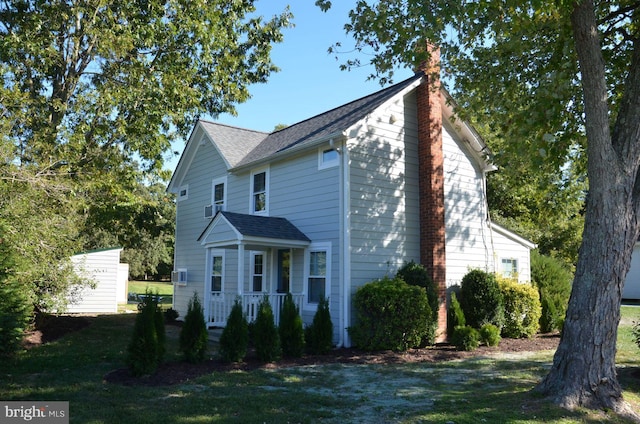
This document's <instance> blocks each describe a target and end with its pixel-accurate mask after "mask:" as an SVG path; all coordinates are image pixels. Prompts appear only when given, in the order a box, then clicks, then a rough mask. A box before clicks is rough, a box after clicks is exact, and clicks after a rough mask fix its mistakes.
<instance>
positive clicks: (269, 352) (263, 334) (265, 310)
mask: <svg viewBox="0 0 640 424" xmlns="http://www.w3.org/2000/svg"><path fill="white" fill-rule="evenodd" d="M253 337H254V340H253V343H254V346H255V348H256V355H257V356H258V359H260V360H261V361H263V362H274V361H277V360H278V359H280V357H281V356H282V347H281V345H280V335H279V334H278V328H277V327H276V324H275V320H274V317H273V308H272V307H271V303H270V302H269V298H268V297H267V296H265V297H264V298H263V299H262V300H261V301H260V304H259V305H258V314H257V316H256V321H255V327H254V335H253Z"/></svg>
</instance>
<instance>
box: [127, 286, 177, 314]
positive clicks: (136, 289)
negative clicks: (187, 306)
mask: <svg viewBox="0 0 640 424" xmlns="http://www.w3.org/2000/svg"><path fill="white" fill-rule="evenodd" d="M128 284H129V285H128V288H127V292H128V293H129V294H136V295H138V294H145V293H146V292H147V291H151V293H154V294H155V293H158V295H160V296H162V301H161V302H160V304H161V306H162V307H163V308H164V309H168V308H170V307H171V306H172V305H173V284H172V283H170V282H162V281H136V280H133V281H129V283H128ZM137 309H138V302H137V301H136V300H129V301H128V302H127V303H126V304H122V305H119V307H118V310H119V311H120V312H124V311H137Z"/></svg>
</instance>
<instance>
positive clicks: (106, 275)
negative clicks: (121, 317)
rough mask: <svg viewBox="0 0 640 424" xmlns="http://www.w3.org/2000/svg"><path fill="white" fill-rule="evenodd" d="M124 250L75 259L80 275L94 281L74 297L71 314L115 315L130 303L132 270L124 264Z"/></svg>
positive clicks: (89, 253)
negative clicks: (121, 304) (129, 279)
mask: <svg viewBox="0 0 640 424" xmlns="http://www.w3.org/2000/svg"><path fill="white" fill-rule="evenodd" d="M120 252H122V248H109V249H100V250H93V251H90V252H83V253H79V254H77V255H74V256H72V257H71V262H72V263H73V264H74V267H75V269H76V272H77V273H78V274H79V275H81V276H83V277H85V278H88V279H90V280H92V281H93V283H94V287H85V288H84V289H82V290H81V291H80V292H78V293H74V295H73V296H72V298H71V299H70V302H69V305H68V307H67V312H70V313H114V312H117V311H118V303H119V302H126V300H127V280H128V273H129V266H128V265H127V264H121V263H120Z"/></svg>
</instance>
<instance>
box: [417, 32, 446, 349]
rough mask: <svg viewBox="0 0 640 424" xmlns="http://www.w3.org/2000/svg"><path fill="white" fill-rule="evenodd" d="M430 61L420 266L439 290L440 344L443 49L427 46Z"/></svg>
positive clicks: (421, 144) (421, 162) (421, 157)
mask: <svg viewBox="0 0 640 424" xmlns="http://www.w3.org/2000/svg"><path fill="white" fill-rule="evenodd" d="M427 49H428V51H429V52H430V58H429V60H428V61H426V62H424V63H423V64H422V65H421V67H420V69H419V72H424V76H423V79H422V83H421V84H420V85H419V86H418V88H417V90H416V99H417V109H418V172H419V192H420V262H421V263H422V265H424V266H425V267H426V268H427V270H428V271H429V273H430V274H431V278H432V279H433V281H434V283H435V284H436V287H437V290H438V299H439V304H440V309H439V312H438V330H437V332H436V341H444V340H446V337H447V332H446V330H447V306H446V305H447V301H446V293H447V284H446V281H447V279H446V267H445V265H446V263H445V226H444V168H443V165H444V154H443V151H442V107H441V105H440V49H439V48H438V47H435V46H433V45H428V46H427Z"/></svg>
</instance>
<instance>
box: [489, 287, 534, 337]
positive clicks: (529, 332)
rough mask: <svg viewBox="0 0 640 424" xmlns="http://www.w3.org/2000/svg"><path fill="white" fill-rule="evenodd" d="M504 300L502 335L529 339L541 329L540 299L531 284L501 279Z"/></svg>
mask: <svg viewBox="0 0 640 424" xmlns="http://www.w3.org/2000/svg"><path fill="white" fill-rule="evenodd" d="M499 284H500V290H501V291H502V297H503V299H504V327H502V335H503V336H505V337H510V338H512V339H519V338H525V337H526V338H529V337H532V336H533V335H534V334H536V333H537V332H538V329H539V328H540V315H541V313H542V308H541V307H540V298H539V296H538V291H537V290H536V289H535V287H533V286H532V285H530V284H520V283H518V281H516V280H513V279H507V278H500V279H499Z"/></svg>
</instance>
